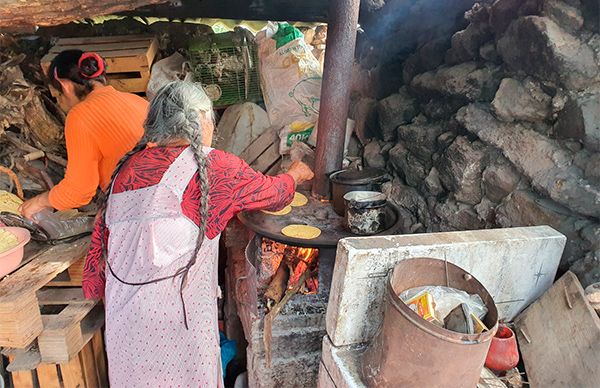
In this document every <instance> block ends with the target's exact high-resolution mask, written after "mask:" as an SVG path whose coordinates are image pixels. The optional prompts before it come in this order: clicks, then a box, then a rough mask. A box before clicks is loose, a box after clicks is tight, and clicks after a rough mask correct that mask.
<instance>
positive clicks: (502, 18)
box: [490, 0, 543, 38]
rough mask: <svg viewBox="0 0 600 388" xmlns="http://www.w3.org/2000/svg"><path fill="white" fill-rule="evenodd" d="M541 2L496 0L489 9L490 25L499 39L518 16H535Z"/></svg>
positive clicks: (536, 0)
mask: <svg viewBox="0 0 600 388" xmlns="http://www.w3.org/2000/svg"><path fill="white" fill-rule="evenodd" d="M541 1H543V0H496V1H494V3H493V4H492V6H491V7H490V25H491V28H492V31H493V32H494V33H495V34H496V37H497V38H499V37H500V35H502V33H504V31H506V29H507V28H508V26H509V25H510V23H511V22H512V21H513V20H515V18H517V17H519V16H527V15H535V14H537V13H538V11H539V8H540V2H541Z"/></svg>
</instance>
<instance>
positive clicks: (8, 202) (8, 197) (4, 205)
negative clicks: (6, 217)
mask: <svg viewBox="0 0 600 388" xmlns="http://www.w3.org/2000/svg"><path fill="white" fill-rule="evenodd" d="M22 204H23V201H21V199H20V198H19V197H17V196H16V195H14V194H12V193H9V192H8V191H4V190H0V212H8V213H13V214H17V215H21V213H19V206H21V205H22Z"/></svg>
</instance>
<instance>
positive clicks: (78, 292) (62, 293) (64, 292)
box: [37, 287, 90, 305]
mask: <svg viewBox="0 0 600 388" xmlns="http://www.w3.org/2000/svg"><path fill="white" fill-rule="evenodd" d="M37 298H38V301H39V304H40V305H61V304H87V303H89V302H90V301H89V300H88V299H85V297H84V296H83V290H82V289H81V288H80V287H73V288H42V289H41V290H39V291H38V292H37Z"/></svg>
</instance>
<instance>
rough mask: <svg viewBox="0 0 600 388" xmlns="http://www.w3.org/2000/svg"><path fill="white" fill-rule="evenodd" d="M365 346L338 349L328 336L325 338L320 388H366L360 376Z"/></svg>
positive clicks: (320, 370)
mask: <svg viewBox="0 0 600 388" xmlns="http://www.w3.org/2000/svg"><path fill="white" fill-rule="evenodd" d="M365 350H366V346H364V345H351V346H344V347H341V348H337V347H335V346H333V344H332V343H331V340H330V339H329V337H328V336H325V337H324V338H323V353H322V354H321V367H320V369H319V386H318V388H364V387H366V385H365V384H364V383H363V382H362V380H361V378H360V374H359V370H358V368H359V366H360V357H361V356H362V354H363V352H364V351H365Z"/></svg>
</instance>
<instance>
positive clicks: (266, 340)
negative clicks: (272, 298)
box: [263, 271, 309, 367]
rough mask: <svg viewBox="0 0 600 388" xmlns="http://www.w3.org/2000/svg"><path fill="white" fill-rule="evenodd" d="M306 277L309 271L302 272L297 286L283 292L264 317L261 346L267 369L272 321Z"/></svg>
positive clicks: (269, 357)
mask: <svg viewBox="0 0 600 388" xmlns="http://www.w3.org/2000/svg"><path fill="white" fill-rule="evenodd" d="M308 275H309V271H304V272H303V273H302V275H301V276H300V279H299V281H298V282H297V284H296V285H295V286H294V287H293V288H291V289H288V290H287V291H286V292H285V295H284V297H283V299H281V301H279V303H277V304H276V305H275V306H273V308H272V309H271V311H269V313H268V314H267V315H265V322H264V334H263V344H264V345H265V361H266V363H267V366H268V367H270V366H271V342H272V339H273V321H274V320H275V317H277V315H279V313H280V312H281V310H282V309H283V307H284V306H285V305H286V303H287V302H288V301H289V300H290V299H291V298H292V296H294V295H296V294H297V293H298V291H300V287H301V286H302V285H303V284H304V282H305V281H306V279H307V277H308Z"/></svg>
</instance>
